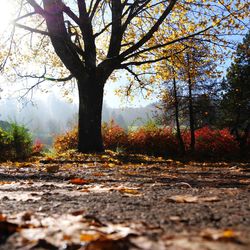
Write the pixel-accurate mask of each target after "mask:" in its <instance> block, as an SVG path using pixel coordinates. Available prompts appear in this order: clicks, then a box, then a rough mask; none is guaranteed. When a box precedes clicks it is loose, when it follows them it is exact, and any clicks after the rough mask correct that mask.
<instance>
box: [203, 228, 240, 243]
mask: <svg viewBox="0 0 250 250" xmlns="http://www.w3.org/2000/svg"><path fill="white" fill-rule="evenodd" d="M201 236H202V237H203V238H205V239H208V240H232V241H235V240H237V238H238V236H239V235H238V234H237V233H236V232H234V231H233V230H231V229H226V230H216V229H209V228H208V229H206V230H204V231H203V232H201Z"/></svg>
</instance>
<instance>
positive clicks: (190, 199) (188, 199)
mask: <svg viewBox="0 0 250 250" xmlns="http://www.w3.org/2000/svg"><path fill="white" fill-rule="evenodd" d="M168 200H170V201H174V202H177V203H195V202H198V197H197V196H191V195H174V196H171V197H169V198H168Z"/></svg>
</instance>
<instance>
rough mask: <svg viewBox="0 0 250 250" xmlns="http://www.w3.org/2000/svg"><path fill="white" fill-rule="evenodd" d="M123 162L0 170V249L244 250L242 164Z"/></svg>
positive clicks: (246, 225)
mask: <svg viewBox="0 0 250 250" xmlns="http://www.w3.org/2000/svg"><path fill="white" fill-rule="evenodd" d="M157 159H158V160H157ZM131 162H132V163H130V162H128V161H127V162H121V161H120V162H118V161H116V160H114V161H111V162H110V161H106V159H105V157H104V160H103V158H102V160H100V161H99V160H92V161H91V160H90V161H88V160H87V161H82V160H79V159H78V160H76V159H75V160H74V159H71V160H65V159H60V160H51V159H48V160H40V161H36V162H34V161H33V162H23V163H11V162H8V163H2V164H0V249H9V250H11V249H13V250H14V249H82V250H83V249H88V250H91V249H96V250H107V249H109V250H113V249H117V250H119V249H128V250H131V249H145V250H146V249H152V250H154V249H155V250H158V249H159V250H161V249H176V250H180V249H181V250H184V249H185V250H188V249H197V250H203V249H204V250H205V249H207V250H208V249H211V250H212V249H215V250H217V249H218V250H219V249H220V250H221V249H222V250H223V249H227V250H231V249H250V237H249V236H250V202H249V197H250V196H249V194H250V192H249V187H250V178H249V177H250V164H248V163H239V162H237V163H236V162H235V163H234V162H231V163H226V162H214V163H208V162H205V163H201V162H186V163H184V162H178V161H173V160H163V159H161V158H154V159H153V160H152V159H151V158H150V159H146V160H145V158H144V161H138V162H136V163H135V162H133V161H132V160H131ZM45 220H47V221H49V222H46V223H47V224H46V223H45V222H44V221H45ZM38 222H39V223H40V224H39V223H38ZM67 223H68V224H67ZM45 224H46V226H45ZM13 228H14V229H13ZM110 228H112V230H113V231H112V230H111V229H110ZM66 229H68V230H71V231H70V232H67V233H66V231H65V230H66ZM60 237H61V238H60Z"/></svg>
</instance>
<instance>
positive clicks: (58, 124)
mask: <svg viewBox="0 0 250 250" xmlns="http://www.w3.org/2000/svg"><path fill="white" fill-rule="evenodd" d="M155 112H156V109H155V106H154V105H153V104H151V105H148V106H146V107H136V108H131V107H129V108H111V107H109V106H108V104H107V103H106V102H104V103H103V115H102V120H103V122H109V121H110V120H114V121H115V122H116V123H117V124H119V125H120V126H121V127H123V128H124V129H127V128H128V127H129V126H141V125H143V124H145V123H146V122H147V121H148V120H149V119H152V118H153V117H154V115H155ZM77 113H78V104H77V103H70V102H67V101H66V100H65V99H62V98H59V97H58V96H56V95H55V94H54V93H50V94H48V95H46V97H45V98H43V99H36V98H34V99H33V100H32V102H27V103H25V104H23V103H20V102H19V101H17V100H16V99H10V98H8V99H1V100H0V121H7V122H17V123H19V124H23V125H25V127H27V128H28V129H29V131H30V132H31V133H32V135H33V138H34V140H35V139H38V138H39V139H40V140H41V141H42V142H43V143H45V144H48V145H51V144H52V143H53V137H54V136H56V135H58V134H62V133H65V132H66V131H68V130H70V129H72V128H73V127H74V126H76V125H77Z"/></svg>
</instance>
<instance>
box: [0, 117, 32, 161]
mask: <svg viewBox="0 0 250 250" xmlns="http://www.w3.org/2000/svg"><path fill="white" fill-rule="evenodd" d="M0 152H1V154H0V160H14V159H25V158H27V157H29V156H30V155H31V153H32V137H31V134H30V133H29V132H28V129H27V128H25V127H24V126H23V125H19V124H17V123H14V122H13V123H11V124H10V127H9V129H8V130H6V131H5V130H3V129H2V128H0Z"/></svg>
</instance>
